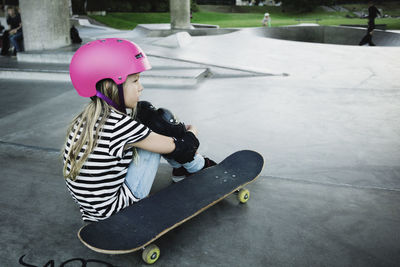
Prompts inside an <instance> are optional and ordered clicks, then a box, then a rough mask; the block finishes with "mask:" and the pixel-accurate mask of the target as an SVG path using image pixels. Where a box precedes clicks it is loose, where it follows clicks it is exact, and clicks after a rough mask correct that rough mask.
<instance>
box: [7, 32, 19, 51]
mask: <svg viewBox="0 0 400 267" xmlns="http://www.w3.org/2000/svg"><path fill="white" fill-rule="evenodd" d="M21 40H22V32H17V33H16V34H14V35H10V42H11V44H12V45H13V46H14V48H15V50H17V52H21V51H22V47H21Z"/></svg>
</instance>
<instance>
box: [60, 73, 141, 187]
mask: <svg viewBox="0 0 400 267" xmlns="http://www.w3.org/2000/svg"><path fill="white" fill-rule="evenodd" d="M96 89H97V90H98V91H100V92H101V93H103V94H104V95H105V96H107V97H108V98H110V99H111V100H112V101H113V102H114V103H116V104H117V105H119V104H120V103H119V97H118V88H117V85H116V84H115V82H114V81H113V80H111V79H105V80H101V81H99V82H98V83H97V84H96ZM111 109H113V107H111V106H109V105H108V104H107V103H106V102H105V101H104V100H102V99H100V98H99V97H92V101H91V102H90V103H89V104H87V105H86V107H85V108H84V109H83V111H82V112H81V113H80V114H79V115H77V116H75V117H74V118H73V119H72V122H71V123H70V125H69V127H68V131H67V137H66V141H65V145H64V149H67V146H68V145H69V151H68V153H67V154H66V155H65V152H63V153H64V167H63V175H64V178H65V179H71V180H73V181H74V180H75V179H76V177H77V176H78V174H79V172H80V170H81V168H82V166H83V164H84V163H85V161H86V160H87V158H88V156H89V155H90V153H92V151H93V149H94V148H95V147H96V145H97V140H98V138H99V133H100V132H101V131H102V129H103V126H104V124H105V122H106V121H107V118H108V116H109V115H110V112H111ZM114 110H115V109H114ZM116 111H117V110H116ZM117 112H119V111H117ZM134 114H135V112H133V115H132V116H134ZM70 136H71V137H72V138H70Z"/></svg>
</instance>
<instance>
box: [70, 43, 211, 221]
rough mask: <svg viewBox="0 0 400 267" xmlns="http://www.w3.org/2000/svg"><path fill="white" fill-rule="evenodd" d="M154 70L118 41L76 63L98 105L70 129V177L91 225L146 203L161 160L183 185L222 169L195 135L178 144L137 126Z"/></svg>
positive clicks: (79, 55) (191, 130)
mask: <svg viewBox="0 0 400 267" xmlns="http://www.w3.org/2000/svg"><path fill="white" fill-rule="evenodd" d="M150 68H151V66H150V63H149V62H148V59H147V57H146V55H145V54H144V52H143V51H142V50H141V49H140V48H139V47H138V46H137V45H136V44H134V43H133V42H130V41H127V40H122V39H116V38H110V39H104V40H97V41H93V42H90V43H87V44H85V45H83V46H82V47H80V48H79V49H78V50H77V51H76V53H75V54H74V56H73V58H72V60H71V64H70V76H71V81H72V84H73V85H74V87H75V89H76V90H77V92H78V94H79V95H80V96H83V97H90V98H91V102H90V103H89V104H88V105H87V106H86V107H85V108H84V110H83V111H82V112H81V113H80V114H79V115H77V116H76V117H75V118H74V119H73V120H72V122H71V125H70V127H69V129H68V132H67V138H66V142H65V149H64V168H63V174H64V177H65V179H66V184H67V187H68V190H69V191H70V193H71V195H72V197H73V198H74V200H75V201H76V202H77V203H78V205H79V207H80V211H81V213H82V218H83V220H85V221H98V220H103V219H106V218H108V217H109V216H111V215H112V214H114V213H116V212H118V211H120V210H121V209H123V208H126V207H127V206H129V205H131V204H133V203H134V202H137V201H139V200H140V199H142V198H145V197H146V196H147V195H148V194H149V192H150V189H151V186H152V184H153V181H154V178H155V175H156V172H157V168H158V165H159V162H160V155H161V154H162V155H163V156H164V157H165V158H167V160H168V162H169V163H170V164H171V165H172V167H173V168H174V169H173V175H175V176H180V178H182V177H185V176H189V175H190V174H191V173H194V172H197V171H199V170H201V169H203V168H207V167H209V166H212V165H215V164H216V163H215V162H213V161H212V160H209V159H207V158H203V157H202V156H201V155H199V154H197V153H196V150H197V148H198V146H199V141H198V139H197V138H196V129H195V127H193V126H188V127H187V131H185V132H184V134H183V136H181V137H179V138H172V137H169V136H165V135H161V134H157V133H156V132H154V131H152V130H151V129H149V128H148V127H147V126H146V125H144V124H141V123H140V122H139V121H137V120H135V116H134V114H135V109H136V105H137V103H138V101H139V97H140V94H141V92H142V91H143V87H142V85H141V84H140V82H139V77H140V73H141V72H143V71H146V70H148V69H150ZM126 108H128V109H133V112H132V114H133V115H128V114H127V112H126Z"/></svg>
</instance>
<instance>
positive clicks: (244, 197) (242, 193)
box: [238, 188, 250, 203]
mask: <svg viewBox="0 0 400 267" xmlns="http://www.w3.org/2000/svg"><path fill="white" fill-rule="evenodd" d="M249 198H250V191H249V190H247V189H245V188H243V189H240V190H239V194H238V200H239V201H240V203H246V202H247V201H248V200H249Z"/></svg>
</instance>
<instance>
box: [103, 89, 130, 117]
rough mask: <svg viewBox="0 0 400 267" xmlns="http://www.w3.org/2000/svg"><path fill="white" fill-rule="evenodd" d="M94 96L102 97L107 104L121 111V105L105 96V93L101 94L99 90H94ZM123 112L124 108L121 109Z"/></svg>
mask: <svg viewBox="0 0 400 267" xmlns="http://www.w3.org/2000/svg"><path fill="white" fill-rule="evenodd" d="M96 96H97V97H99V98H101V99H103V100H104V101H106V103H107V104H109V105H110V106H112V107H114V108H116V109H117V110H119V111H121V112H122V110H121V107H120V106H118V105H117V104H116V103H114V101H112V100H111V99H110V98H108V97H106V96H105V95H103V94H102V93H100V92H99V91H96ZM123 112H124V113H125V110H124V111H123Z"/></svg>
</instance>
